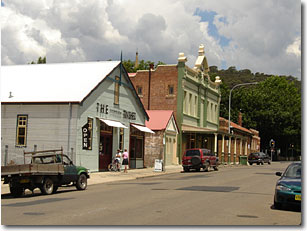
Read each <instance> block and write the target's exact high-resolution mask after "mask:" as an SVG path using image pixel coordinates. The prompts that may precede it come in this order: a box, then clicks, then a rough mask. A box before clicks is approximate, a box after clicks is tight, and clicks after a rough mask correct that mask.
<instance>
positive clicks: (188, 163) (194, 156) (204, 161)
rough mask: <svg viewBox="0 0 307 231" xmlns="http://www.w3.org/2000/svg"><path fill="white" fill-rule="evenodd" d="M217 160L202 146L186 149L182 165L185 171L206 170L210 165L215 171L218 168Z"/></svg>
mask: <svg viewBox="0 0 307 231" xmlns="http://www.w3.org/2000/svg"><path fill="white" fill-rule="evenodd" d="M218 165H219V160H218V157H216V156H215V155H214V154H213V153H212V152H211V150H209V149H204V148H194V149H187V150H186V151H185V152H184V154H183V157H182V167H183V170H184V171H185V172H188V171H190V169H195V170H196V171H200V169H201V168H202V169H203V170H204V171H208V170H209V168H210V167H212V168H213V169H214V170H215V171H217V170H218Z"/></svg>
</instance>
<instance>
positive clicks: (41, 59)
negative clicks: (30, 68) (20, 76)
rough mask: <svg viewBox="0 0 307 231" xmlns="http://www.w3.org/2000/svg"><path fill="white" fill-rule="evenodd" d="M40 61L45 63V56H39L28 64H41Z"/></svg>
mask: <svg viewBox="0 0 307 231" xmlns="http://www.w3.org/2000/svg"><path fill="white" fill-rule="evenodd" d="M42 63H46V56H45V57H44V58H42V57H39V58H38V59H37V62H36V63H35V62H34V61H32V62H31V63H30V64H42Z"/></svg>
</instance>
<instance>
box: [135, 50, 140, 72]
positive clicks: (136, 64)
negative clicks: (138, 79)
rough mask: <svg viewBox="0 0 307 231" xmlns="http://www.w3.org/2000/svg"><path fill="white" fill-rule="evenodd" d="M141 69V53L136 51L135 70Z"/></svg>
mask: <svg viewBox="0 0 307 231" xmlns="http://www.w3.org/2000/svg"><path fill="white" fill-rule="evenodd" d="M138 67H139V52H138V51H136V53H135V63H134V68H138Z"/></svg>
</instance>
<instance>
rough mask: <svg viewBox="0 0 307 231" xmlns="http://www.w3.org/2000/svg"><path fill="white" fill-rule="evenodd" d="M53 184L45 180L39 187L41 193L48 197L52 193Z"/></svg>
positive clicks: (49, 180)
mask: <svg viewBox="0 0 307 231" xmlns="http://www.w3.org/2000/svg"><path fill="white" fill-rule="evenodd" d="M53 188H54V184H53V181H52V180H51V179H50V178H46V179H45V180H44V183H43V185H42V187H41V192H42V193H43V194H45V195H50V194H52V192H53Z"/></svg>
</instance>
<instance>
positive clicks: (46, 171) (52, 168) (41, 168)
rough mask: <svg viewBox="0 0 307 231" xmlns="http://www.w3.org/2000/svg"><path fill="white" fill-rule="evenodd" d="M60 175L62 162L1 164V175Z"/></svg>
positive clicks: (62, 169)
mask: <svg viewBox="0 0 307 231" xmlns="http://www.w3.org/2000/svg"><path fill="white" fill-rule="evenodd" d="M29 174H30V175H59V174H60V175H62V174H64V166H63V165H62V164H21V165H10V166H1V177H5V176H8V175H29Z"/></svg>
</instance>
